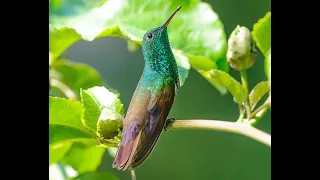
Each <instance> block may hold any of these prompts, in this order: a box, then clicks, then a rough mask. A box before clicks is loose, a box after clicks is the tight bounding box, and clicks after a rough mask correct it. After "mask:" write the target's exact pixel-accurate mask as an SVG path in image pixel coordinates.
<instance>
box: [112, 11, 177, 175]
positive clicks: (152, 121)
mask: <svg viewBox="0 0 320 180" xmlns="http://www.w3.org/2000/svg"><path fill="white" fill-rule="evenodd" d="M180 8H181V6H179V7H178V8H177V9H176V10H175V11H174V12H173V13H172V14H171V16H170V17H169V18H168V20H167V21H166V22H165V23H164V24H163V25H161V26H159V27H156V28H153V29H150V30H148V31H147V32H146V33H145V34H144V36H143V40H142V52H143V56H144V61H145V65H144V69H143V73H142V75H141V77H140V80H139V82H138V85H137V87H136V89H135V91H134V93H133V96H132V98H131V101H130V104H129V108H128V111H127V113H126V117H125V119H124V122H123V130H122V139H121V142H120V144H119V147H118V150H117V153H116V156H115V159H114V161H113V164H112V167H113V168H116V169H118V170H123V171H125V170H126V169H128V167H129V169H130V170H134V169H135V168H137V167H138V166H140V165H141V164H142V163H143V162H144V161H145V160H146V159H147V158H148V156H149V155H150V153H151V151H152V150H153V148H154V147H155V145H156V143H157V141H158V139H159V136H160V134H161V132H162V130H163V129H164V126H165V124H166V121H167V116H168V114H169V112H170V109H171V107H172V104H173V102H174V99H175V96H176V95H177V92H178V89H179V87H180V81H179V73H178V68H177V63H176V60H175V58H174V55H173V53H172V50H171V47H170V42H169V39H168V32H167V31H168V30H167V26H168V25H169V23H170V21H171V19H172V18H173V17H174V15H175V14H176V13H177V12H178V11H179V10H180ZM171 119H174V118H171Z"/></svg>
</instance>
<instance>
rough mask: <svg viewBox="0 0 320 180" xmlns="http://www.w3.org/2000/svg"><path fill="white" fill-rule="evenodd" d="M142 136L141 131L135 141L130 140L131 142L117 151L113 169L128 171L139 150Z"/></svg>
mask: <svg viewBox="0 0 320 180" xmlns="http://www.w3.org/2000/svg"><path fill="white" fill-rule="evenodd" d="M140 136H141V131H140V133H139V134H138V136H137V137H136V138H135V140H134V139H130V141H129V142H128V143H127V144H125V145H122V144H120V146H119V149H118V151H117V154H116V157H115V159H114V161H113V164H112V167H113V168H117V169H118V170H123V171H124V170H126V169H127V168H128V166H129V165H130V162H131V160H132V158H133V155H134V153H135V151H136V149H137V146H138V144H139V140H140Z"/></svg>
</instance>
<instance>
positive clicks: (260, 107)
mask: <svg viewBox="0 0 320 180" xmlns="http://www.w3.org/2000/svg"><path fill="white" fill-rule="evenodd" d="M270 101H271V96H269V97H268V98H267V100H266V101H265V102H264V103H263V104H262V105H261V106H259V107H257V109H255V110H254V111H253V112H252V114H251V116H252V117H254V116H255V115H256V114H257V113H259V112H260V111H261V110H263V109H266V110H267V109H268V108H269V105H270Z"/></svg>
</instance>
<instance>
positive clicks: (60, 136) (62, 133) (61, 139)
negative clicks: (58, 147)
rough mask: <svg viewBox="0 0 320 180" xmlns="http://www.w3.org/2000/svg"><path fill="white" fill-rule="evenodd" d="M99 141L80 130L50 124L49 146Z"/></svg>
mask: <svg viewBox="0 0 320 180" xmlns="http://www.w3.org/2000/svg"><path fill="white" fill-rule="evenodd" d="M81 141H97V140H96V137H95V136H93V135H91V134H89V133H86V132H84V131H81V130H79V129H76V128H73V127H69V126H64V125H58V124H49V146H50V145H54V144H58V143H68V142H81Z"/></svg>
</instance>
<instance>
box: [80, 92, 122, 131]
mask: <svg viewBox="0 0 320 180" xmlns="http://www.w3.org/2000/svg"><path fill="white" fill-rule="evenodd" d="M81 102H82V108H83V120H84V123H85V124H86V125H87V126H88V127H89V128H90V129H92V130H93V131H94V132H96V130H97V122H98V120H99V117H100V116H101V112H102V110H103V109H108V110H111V111H113V112H115V113H118V114H120V115H121V116H123V115H124V108H123V104H122V103H121V101H120V99H119V98H118V97H117V96H116V95H115V94H114V93H112V92H110V91H109V90H108V89H106V88H105V87H98V86H96V87H93V88H90V89H87V90H81ZM102 116H103V114H102Z"/></svg>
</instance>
